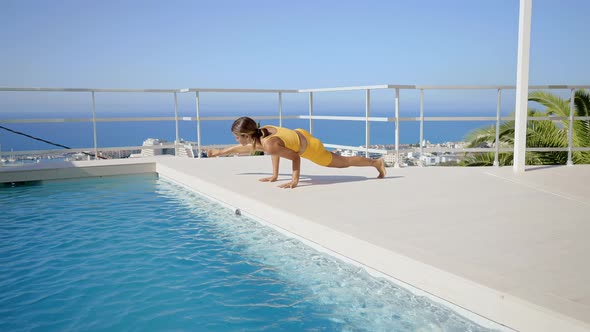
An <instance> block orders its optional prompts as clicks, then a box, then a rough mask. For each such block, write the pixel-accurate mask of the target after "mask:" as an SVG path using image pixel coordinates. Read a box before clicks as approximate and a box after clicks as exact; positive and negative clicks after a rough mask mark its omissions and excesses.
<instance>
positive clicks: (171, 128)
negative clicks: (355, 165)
mask: <svg viewBox="0 0 590 332" xmlns="http://www.w3.org/2000/svg"><path fill="white" fill-rule="evenodd" d="M493 112H494V111H493V110H492V111H488V112H485V114H482V112H477V113H476V114H473V113H472V114H466V113H465V112H453V111H447V112H438V113H437V114H436V115H431V116H493V114H494V113H493ZM405 113H406V114H404V113H402V114H400V117H410V116H411V117H417V114H418V113H417V111H411V112H405ZM303 114H305V113H303ZM241 115H242V114H236V113H232V112H231V111H227V112H220V114H215V115H210V116H230V117H231V116H233V117H235V118H237V117H239V116H241ZM259 115H261V116H262V115H264V116H268V115H275V116H276V113H274V114H259ZM286 115H289V114H286ZM321 115H324V114H321ZM325 115H343V116H357V117H358V116H360V117H362V116H364V114H362V113H359V114H351V113H345V114H325ZM170 116H173V115H171V114H170V113H169V112H168V113H165V114H148V115H145V114H141V115H138V114H137V113H129V114H125V113H118V114H117V115H116V116H114V115H107V116H102V117H105V118H113V117H170ZM181 116H193V117H194V115H181ZM206 116H207V115H205V117H206ZM248 116H252V117H254V118H255V116H256V115H254V114H253V115H248ZM371 116H373V117H392V114H389V113H386V112H379V111H377V112H372V114H371ZM82 117H85V118H91V116H88V115H85V116H80V115H73V114H71V113H59V112H53V113H51V114H50V115H48V114H36V113H34V112H19V113H18V114H14V113H13V114H11V113H6V112H4V113H0V126H3V127H6V128H9V129H12V130H15V131H19V132H23V133H26V134H28V135H31V136H34V137H38V138H41V139H44V140H47V141H50V142H54V143H57V144H61V145H64V146H67V147H70V148H92V147H94V133H93V124H92V122H68V123H64V122H51V123H6V122H3V121H2V120H3V119H32V118H37V119H63V118H82ZM100 117H101V116H97V118H100ZM232 122H233V120H217V121H213V120H210V121H201V126H200V129H201V135H200V136H201V145H205V146H206V145H225V144H233V143H235V138H234V136H233V135H232V133H231V131H230V128H231V125H232ZM494 123H495V122H494V121H450V122H447V121H445V122H441V121H426V122H425V123H424V139H425V140H428V141H430V142H431V143H443V142H458V141H463V140H465V137H466V135H467V134H468V133H469V132H471V131H472V130H474V129H476V128H480V127H483V126H490V125H493V124H494ZM260 125H262V126H264V125H279V121H278V119H277V120H261V121H260ZM282 125H283V127H287V128H293V129H294V128H304V129H306V130H309V129H310V128H309V126H310V122H309V120H307V119H284V120H283V123H282ZM96 133H97V145H98V147H99V148H101V147H104V148H106V147H123V146H139V145H142V143H143V141H144V140H146V139H148V138H157V139H160V140H166V141H169V142H173V141H174V140H175V137H176V124H175V121H139V122H98V123H97V124H96ZM178 133H179V138H181V139H182V140H185V141H193V142H196V141H197V124H196V122H195V121H194V120H192V121H179V124H178ZM312 133H313V135H314V136H316V137H317V138H319V139H320V140H322V141H323V142H324V143H326V144H338V145H347V146H361V145H365V122H364V121H335V120H314V121H313V131H312ZM399 135H400V142H399V143H400V144H416V143H418V142H419V141H420V123H419V122H418V121H401V122H400V126H399ZM369 136H370V141H369V144H370V145H387V144H395V123H393V122H371V123H370V126H369ZM0 149H1V151H2V152H3V153H7V152H9V151H11V150H12V151H29V150H50V149H60V148H58V147H55V146H52V145H50V144H48V143H44V142H41V141H37V140H34V139H31V138H29V137H25V136H22V135H17V134H15V133H13V132H10V131H7V130H4V129H2V128H0Z"/></svg>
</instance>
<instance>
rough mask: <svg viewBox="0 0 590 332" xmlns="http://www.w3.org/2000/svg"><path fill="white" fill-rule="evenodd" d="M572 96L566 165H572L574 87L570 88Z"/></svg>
mask: <svg viewBox="0 0 590 332" xmlns="http://www.w3.org/2000/svg"><path fill="white" fill-rule="evenodd" d="M571 94H572V96H571V97H570V125H569V128H568V130H567V165H568V166H573V165H574V161H573V160H572V148H573V147H574V137H573V136H574V113H575V112H574V98H575V97H576V89H572V92H571Z"/></svg>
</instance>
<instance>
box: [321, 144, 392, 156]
mask: <svg viewBox="0 0 590 332" xmlns="http://www.w3.org/2000/svg"><path fill="white" fill-rule="evenodd" d="M324 146H325V147H327V148H332V149H345V150H351V151H361V152H365V151H369V152H371V153H381V154H387V150H384V149H370V148H369V149H366V148H364V147H358V146H347V145H338V144H329V143H326V144H324Z"/></svg>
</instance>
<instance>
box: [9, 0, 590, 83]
mask: <svg viewBox="0 0 590 332" xmlns="http://www.w3.org/2000/svg"><path fill="white" fill-rule="evenodd" d="M0 8H1V10H0V42H1V45H2V52H0V73H1V74H0V86H4V87H67V88H140V89H141V88H146V89H149V88H172V89H175V88H263V89H265V88H270V89H305V88H323V87H340V86H362V85H379V84H409V85H515V83H516V65H517V47H518V14H519V1H518V0H421V1H416V0H404V1H401V0H383V1H372V0H367V1H342V0H340V1H332V0H325V1H320V0H299V1H276V0H274V1H261V0H251V1H238V0H235V1H228V0H213V1H198V0H194V1H178V0H169V1H132V0H128V1H119V0H117V1H113V0H102V1H79V0H76V1H70V0H54V1H41V0H37V1H32V0H2V2H1V3H0ZM589 12H590V1H588V0H559V1H558V0H533V7H532V32H531V51H530V52H531V53H530V54H531V55H530V80H529V83H530V84H540V85H544V84H590V79H589V74H590V71H589V70H588V66H587V64H588V59H589V58H590V57H589V55H590V52H589V51H590V43H588V37H587V36H588V32H589V30H590V29H589V28H590V23H589V22H590V21H589V20H588V19H587V14H588V13H589Z"/></svg>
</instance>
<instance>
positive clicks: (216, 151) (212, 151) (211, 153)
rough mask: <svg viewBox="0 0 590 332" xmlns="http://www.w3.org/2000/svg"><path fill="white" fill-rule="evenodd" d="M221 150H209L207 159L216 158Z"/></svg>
mask: <svg viewBox="0 0 590 332" xmlns="http://www.w3.org/2000/svg"><path fill="white" fill-rule="evenodd" d="M220 152H221V150H219V149H209V150H207V157H217V156H219V154H220Z"/></svg>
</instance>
